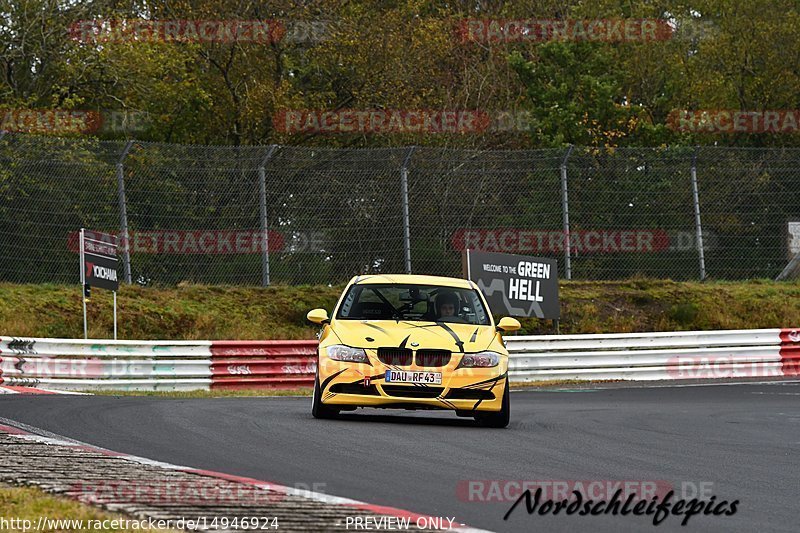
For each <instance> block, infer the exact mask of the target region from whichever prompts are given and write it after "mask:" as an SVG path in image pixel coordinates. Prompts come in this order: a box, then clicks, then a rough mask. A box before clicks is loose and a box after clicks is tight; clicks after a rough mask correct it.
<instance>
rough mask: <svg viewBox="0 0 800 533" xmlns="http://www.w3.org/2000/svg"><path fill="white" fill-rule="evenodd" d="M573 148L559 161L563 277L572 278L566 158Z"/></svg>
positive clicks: (570, 147)
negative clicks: (562, 227)
mask: <svg viewBox="0 0 800 533" xmlns="http://www.w3.org/2000/svg"><path fill="white" fill-rule="evenodd" d="M573 148H575V147H574V146H573V145H570V146H569V148H568V149H567V153H566V154H565V155H564V159H563V161H561V213H562V215H563V222H564V277H565V278H566V279H572V256H571V253H572V251H571V250H570V248H571V245H570V238H569V188H568V187H567V159H569V156H570V154H571V153H572V149H573Z"/></svg>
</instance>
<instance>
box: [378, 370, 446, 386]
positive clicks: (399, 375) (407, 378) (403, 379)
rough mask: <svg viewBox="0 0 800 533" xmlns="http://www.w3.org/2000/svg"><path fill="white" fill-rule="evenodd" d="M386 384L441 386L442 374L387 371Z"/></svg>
mask: <svg viewBox="0 0 800 533" xmlns="http://www.w3.org/2000/svg"><path fill="white" fill-rule="evenodd" d="M386 383H421V384H423V385H441V384H442V373H441V372H407V371H405V370H387V371H386Z"/></svg>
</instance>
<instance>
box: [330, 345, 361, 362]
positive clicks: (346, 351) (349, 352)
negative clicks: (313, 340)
mask: <svg viewBox="0 0 800 533" xmlns="http://www.w3.org/2000/svg"><path fill="white" fill-rule="evenodd" d="M328 357H330V358H331V359H333V360H334V361H346V362H348V363H369V359H367V352H365V351H364V349H363V348H351V347H350V346H345V345H343V344H334V345H333V346H328Z"/></svg>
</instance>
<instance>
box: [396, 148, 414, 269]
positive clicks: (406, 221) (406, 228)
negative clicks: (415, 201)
mask: <svg viewBox="0 0 800 533" xmlns="http://www.w3.org/2000/svg"><path fill="white" fill-rule="evenodd" d="M416 148H417V147H416V146H412V147H411V148H409V149H408V153H407V154H406V158H405V160H403V166H402V168H401V169H400V194H401V196H402V198H401V199H400V201H401V203H402V205H403V259H404V262H405V269H406V274H411V220H410V216H409V213H408V163H409V162H410V161H411V155H412V154H413V153H414V150H415V149H416Z"/></svg>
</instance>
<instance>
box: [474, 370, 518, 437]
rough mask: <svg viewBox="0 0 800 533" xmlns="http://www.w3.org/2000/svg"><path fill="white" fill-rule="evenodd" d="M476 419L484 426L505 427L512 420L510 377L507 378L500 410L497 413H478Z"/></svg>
mask: <svg viewBox="0 0 800 533" xmlns="http://www.w3.org/2000/svg"><path fill="white" fill-rule="evenodd" d="M475 420H476V421H477V422H478V424H480V425H481V426H483V427H487V428H504V427H507V426H508V424H509V422H510V421H511V392H510V391H509V386H508V378H506V389H505V392H504V393H503V403H502V407H501V408H500V411H498V412H496V413H478V414H476V415H475Z"/></svg>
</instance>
